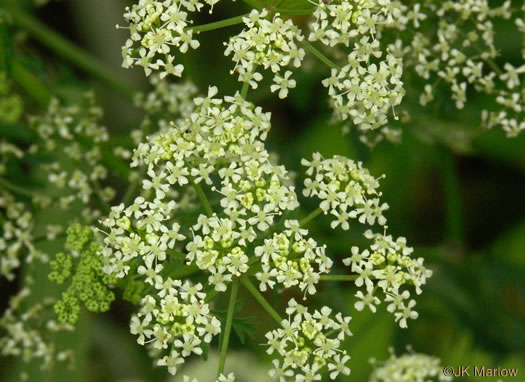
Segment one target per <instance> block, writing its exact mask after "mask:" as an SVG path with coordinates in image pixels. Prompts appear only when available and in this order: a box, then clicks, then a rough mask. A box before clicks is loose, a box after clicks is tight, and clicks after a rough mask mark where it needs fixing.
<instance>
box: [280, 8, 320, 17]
mask: <svg viewBox="0 0 525 382" xmlns="http://www.w3.org/2000/svg"><path fill="white" fill-rule="evenodd" d="M314 10H315V8H304V9H294V8H277V12H278V13H280V14H281V15H283V16H308V15H311V14H312V13H314Z"/></svg>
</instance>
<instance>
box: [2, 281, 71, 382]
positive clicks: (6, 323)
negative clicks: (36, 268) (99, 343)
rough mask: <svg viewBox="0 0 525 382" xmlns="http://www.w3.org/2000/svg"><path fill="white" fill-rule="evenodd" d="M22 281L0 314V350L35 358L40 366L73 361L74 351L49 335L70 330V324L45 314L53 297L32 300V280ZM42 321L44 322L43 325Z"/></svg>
mask: <svg viewBox="0 0 525 382" xmlns="http://www.w3.org/2000/svg"><path fill="white" fill-rule="evenodd" d="M24 283H25V287H24V288H22V289H21V290H20V291H19V292H18V293H17V294H16V295H15V296H13V297H11V299H10V301H9V306H8V308H7V309H6V311H5V312H4V314H3V316H1V317H0V354H1V355H3V356H19V357H21V359H22V360H23V361H24V362H25V363H29V362H31V361H35V360H36V361H38V362H40V363H41V367H42V369H50V368H52V367H53V366H54V364H55V363H56V362H72V361H73V352H72V351H71V350H61V349H58V348H57V346H56V345H55V343H54V342H53V341H52V339H51V338H52V336H53V334H54V333H56V332H62V331H71V330H73V328H72V327H71V326H70V325H68V324H60V323H57V322H56V321H55V320H54V319H53V318H52V317H49V316H48V315H47V314H46V312H49V307H50V306H52V305H53V304H54V302H55V301H54V299H52V298H45V299H43V300H42V301H40V302H38V303H34V304H31V302H30V300H31V287H32V284H33V280H32V279H30V278H26V279H25V280H24ZM42 322H45V325H44V326H42ZM24 374H25V373H23V375H22V376H21V377H22V379H24ZM25 378H27V375H25Z"/></svg>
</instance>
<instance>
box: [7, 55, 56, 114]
mask: <svg viewBox="0 0 525 382" xmlns="http://www.w3.org/2000/svg"><path fill="white" fill-rule="evenodd" d="M11 75H12V76H13V79H14V80H15V82H16V83H17V84H18V85H20V87H22V88H23V89H24V90H25V91H26V92H27V94H29V95H30V96H31V97H32V98H33V99H34V100H35V101H36V102H37V103H38V104H40V105H41V106H43V107H47V105H48V104H49V101H50V100H51V93H50V92H49V91H48V90H47V89H46V87H45V86H44V85H42V83H41V82H40V80H39V79H38V78H36V77H35V75H34V74H33V73H31V72H30V71H29V70H27V69H26V68H25V67H24V66H22V64H20V63H19V62H17V61H13V63H12V65H11Z"/></svg>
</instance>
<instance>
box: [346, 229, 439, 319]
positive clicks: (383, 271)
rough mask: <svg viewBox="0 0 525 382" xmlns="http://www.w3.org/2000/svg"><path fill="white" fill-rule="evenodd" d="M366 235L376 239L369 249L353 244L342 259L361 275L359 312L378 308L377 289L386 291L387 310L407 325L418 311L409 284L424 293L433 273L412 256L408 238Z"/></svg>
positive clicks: (379, 301)
mask: <svg viewBox="0 0 525 382" xmlns="http://www.w3.org/2000/svg"><path fill="white" fill-rule="evenodd" d="M365 237H366V238H367V239H369V240H373V244H372V245H371V246H370V248H369V249H365V250H364V251H362V252H361V251H360V249H359V248H358V247H355V246H354V247H352V250H351V251H352V256H350V257H348V258H346V259H344V260H343V263H344V264H345V265H346V266H349V267H350V268H351V271H352V272H355V273H357V274H358V277H357V279H356V280H355V285H356V286H357V287H359V288H363V289H364V290H365V293H363V292H362V291H361V290H359V291H357V293H356V297H357V298H358V299H359V300H358V301H357V302H356V303H355V308H356V309H357V310H359V311H361V310H363V309H364V308H365V307H368V308H369V309H370V310H371V311H372V312H375V311H376V305H379V304H380V303H381V300H380V299H379V298H378V297H377V296H376V293H377V290H378V289H379V290H381V291H383V294H384V301H385V302H386V303H388V306H387V310H388V311H389V312H390V313H393V314H394V317H395V320H396V322H399V326H400V327H401V328H406V327H407V320H408V319H416V318H417V317H418V313H417V312H416V311H414V310H413V308H414V306H415V305H416V301H415V300H413V299H410V292H409V291H408V290H407V289H406V288H407V287H413V288H415V290H416V293H417V294H421V292H422V290H421V287H422V286H423V285H424V284H425V283H426V281H427V279H428V278H430V277H431V276H432V271H431V270H428V269H426V268H425V267H424V266H423V259H422V258H417V259H413V258H412V257H411V254H412V252H413V249H412V248H411V247H408V246H407V243H406V239H405V238H404V237H400V238H398V239H396V240H394V239H393V238H392V236H390V235H386V234H379V233H375V234H374V233H372V231H370V230H368V231H366V232H365Z"/></svg>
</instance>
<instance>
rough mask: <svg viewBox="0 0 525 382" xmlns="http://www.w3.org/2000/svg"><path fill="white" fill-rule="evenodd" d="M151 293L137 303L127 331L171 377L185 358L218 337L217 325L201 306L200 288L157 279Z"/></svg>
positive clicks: (199, 286) (199, 351)
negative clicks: (138, 307) (137, 305)
mask: <svg viewBox="0 0 525 382" xmlns="http://www.w3.org/2000/svg"><path fill="white" fill-rule="evenodd" d="M155 290H156V291H157V294H153V295H147V296H146V297H144V298H143V299H142V300H141V301H140V305H141V308H140V310H139V312H138V313H137V314H136V315H134V316H133V317H132V319H131V323H130V330H131V333H132V334H134V335H137V342H138V343H139V344H140V345H147V346H148V347H150V348H152V349H154V350H155V351H156V353H157V354H158V356H157V357H158V361H157V365H158V366H166V367H167V368H168V371H169V373H170V374H172V375H175V374H176V373H177V369H178V368H179V367H180V366H179V365H181V364H183V363H184V362H185V361H184V359H185V358H187V357H188V356H190V355H192V354H196V355H201V354H202V353H203V346H204V345H205V344H209V343H210V342H211V340H212V338H213V337H214V336H216V335H218V334H219V333H220V331H221V325H220V322H219V320H218V319H217V318H215V317H213V316H212V315H211V314H210V309H209V306H208V304H206V303H205V302H204V299H205V297H206V294H205V293H203V292H202V291H201V290H202V285H201V284H196V285H192V284H191V283H189V282H185V283H182V281H180V280H172V279H171V278H166V279H162V278H159V279H158V280H157V283H156V284H155ZM163 354H164V355H163Z"/></svg>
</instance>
